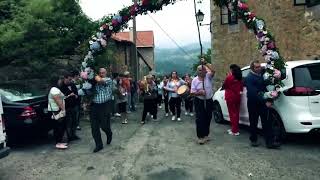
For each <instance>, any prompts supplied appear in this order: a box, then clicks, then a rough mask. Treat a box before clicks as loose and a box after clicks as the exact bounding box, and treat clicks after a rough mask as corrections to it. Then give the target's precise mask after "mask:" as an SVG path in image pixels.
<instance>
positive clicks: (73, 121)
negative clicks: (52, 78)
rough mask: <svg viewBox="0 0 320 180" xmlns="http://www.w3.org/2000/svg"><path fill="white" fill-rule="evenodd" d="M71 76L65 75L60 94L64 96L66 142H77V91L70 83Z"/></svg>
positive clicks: (69, 74)
mask: <svg viewBox="0 0 320 180" xmlns="http://www.w3.org/2000/svg"><path fill="white" fill-rule="evenodd" d="M72 79H73V76H72V74H71V73H66V74H65V75H64V79H63V85H62V87H61V92H62V93H63V94H64V95H65V96H66V99H65V103H66V104H65V107H66V124H67V136H68V141H73V140H78V139H79V137H78V136H77V135H76V129H77V105H78V98H79V96H78V89H77V87H76V85H75V84H74V83H73V82H72Z"/></svg>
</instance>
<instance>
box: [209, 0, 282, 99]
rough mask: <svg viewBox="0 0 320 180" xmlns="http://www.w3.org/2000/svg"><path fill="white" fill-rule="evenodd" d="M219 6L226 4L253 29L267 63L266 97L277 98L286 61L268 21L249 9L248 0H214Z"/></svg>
mask: <svg viewBox="0 0 320 180" xmlns="http://www.w3.org/2000/svg"><path fill="white" fill-rule="evenodd" d="M214 1H215V4H216V5H218V6H220V7H221V6H226V7H227V8H228V9H229V11H230V12H231V13H233V15H237V17H239V19H242V21H243V22H244V24H245V25H246V27H247V28H248V29H249V30H251V31H253V32H254V34H255V36H256V39H257V41H258V44H259V46H258V49H259V51H260V53H261V54H262V56H263V57H264V59H265V61H266V63H267V65H266V72H265V73H264V74H263V79H264V80H265V81H266V82H267V84H268V86H267V90H268V92H266V93H264V95H263V97H264V98H265V99H276V98H277V97H278V96H279V93H280V88H281V86H282V83H281V80H282V79H283V78H285V62H284V58H283V57H282V56H281V55H280V52H279V49H278V48H277V46H276V43H275V38H274V37H273V35H272V34H271V33H270V32H269V31H268V30H267V27H266V23H265V21H264V20H263V19H262V18H259V17H257V16H256V14H255V13H254V12H252V11H251V10H250V9H249V6H248V4H247V2H248V0H214Z"/></svg>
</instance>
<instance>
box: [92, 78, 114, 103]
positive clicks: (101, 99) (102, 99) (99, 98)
mask: <svg viewBox="0 0 320 180" xmlns="http://www.w3.org/2000/svg"><path fill="white" fill-rule="evenodd" d="M112 84H113V83H112V80H111V79H110V78H105V82H104V83H102V84H100V83H97V84H96V85H95V90H96V93H95V94H94V97H93V100H92V101H93V102H94V103H96V104H102V103H106V102H107V101H110V100H112V88H113V87H112Z"/></svg>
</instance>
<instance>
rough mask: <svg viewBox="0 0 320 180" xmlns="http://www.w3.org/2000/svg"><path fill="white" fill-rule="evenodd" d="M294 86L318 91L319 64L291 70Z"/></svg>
mask: <svg viewBox="0 0 320 180" xmlns="http://www.w3.org/2000/svg"><path fill="white" fill-rule="evenodd" d="M293 76H294V85H295V86H296V87H309V88H312V89H315V90H320V63H317V64H309V65H304V66H299V67H296V68H294V69H293Z"/></svg>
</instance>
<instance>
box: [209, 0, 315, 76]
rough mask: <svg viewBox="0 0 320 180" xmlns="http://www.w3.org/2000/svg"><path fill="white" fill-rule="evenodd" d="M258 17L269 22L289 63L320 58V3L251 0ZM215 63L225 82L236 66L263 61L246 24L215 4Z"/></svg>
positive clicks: (213, 28)
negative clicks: (253, 61) (232, 68)
mask: <svg viewBox="0 0 320 180" xmlns="http://www.w3.org/2000/svg"><path fill="white" fill-rule="evenodd" d="M248 4H249V7H250V8H251V10H252V11H253V12H255V13H256V15H257V17H261V18H263V19H264V20H265V22H266V26H267V29H268V30H269V31H270V32H272V33H273V35H274V36H275V39H276V45H277V47H278V48H279V49H280V52H281V55H282V56H283V57H284V58H285V60H286V61H291V60H302V59H316V58H320V1H319V0H272V1H270V0H268V1H266V0H248ZM211 20H212V27H211V28H212V49H213V50H212V63H213V64H214V65H215V67H216V69H217V75H216V80H217V81H219V82H222V81H223V79H224V78H225V75H226V73H227V72H228V69H229V65H230V64H232V63H236V64H239V65H240V66H242V67H243V66H246V65H248V64H249V62H250V61H251V60H254V59H258V60H261V61H263V59H262V55H261V54H260V53H259V51H258V48H257V45H258V43H257V40H256V38H255V35H254V33H253V32H249V31H248V30H247V28H246V27H245V25H244V23H243V22H242V20H240V19H239V20H238V19H234V18H232V17H231V16H230V14H229V12H228V9H227V8H224V7H222V8H220V7H218V6H215V5H214V3H213V0H211Z"/></svg>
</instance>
